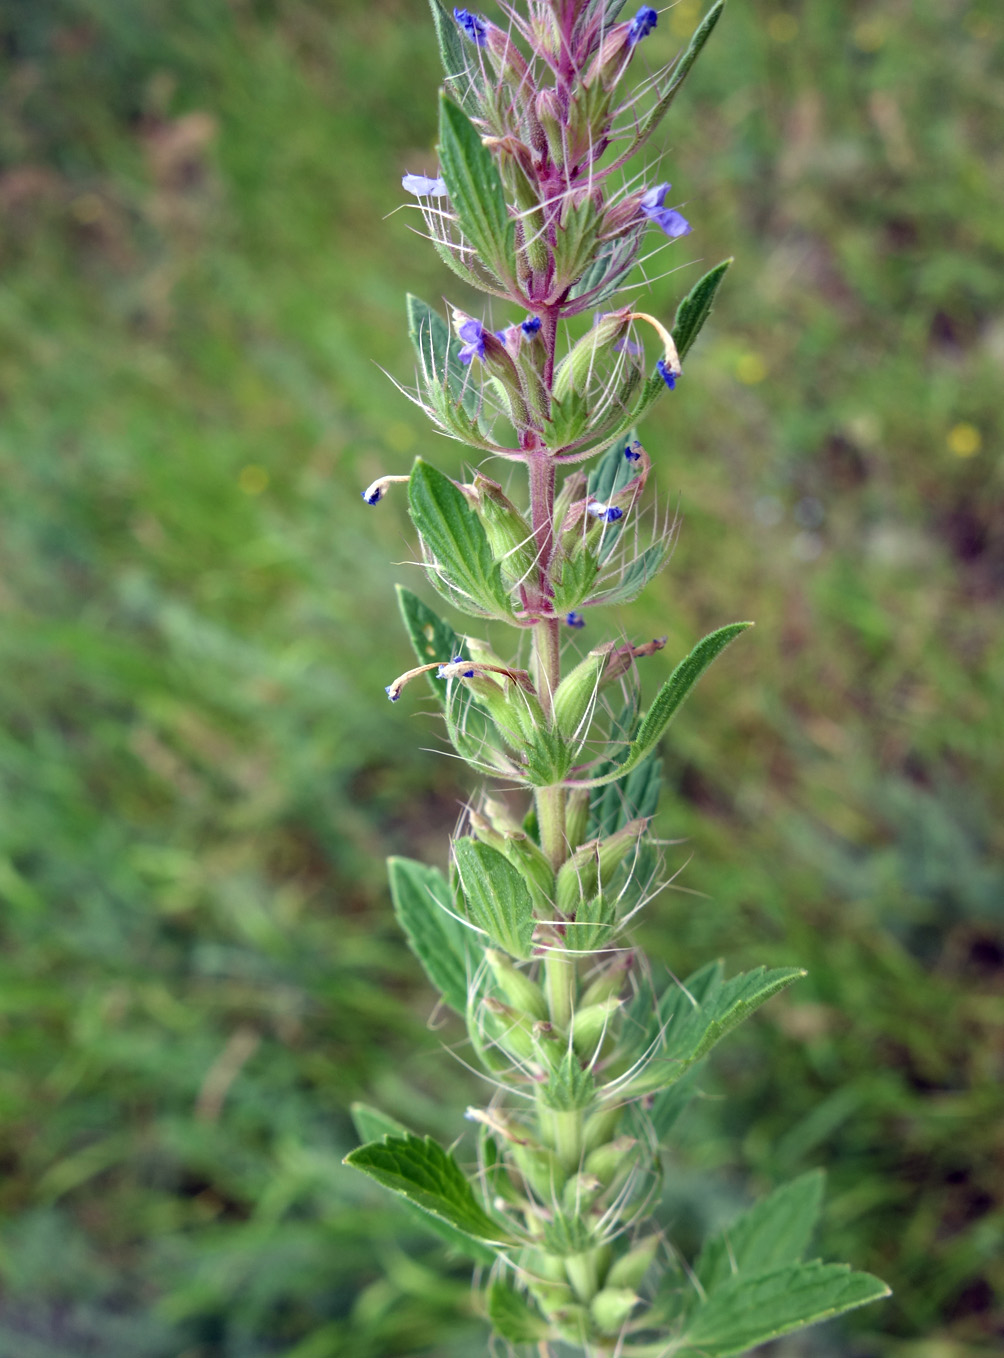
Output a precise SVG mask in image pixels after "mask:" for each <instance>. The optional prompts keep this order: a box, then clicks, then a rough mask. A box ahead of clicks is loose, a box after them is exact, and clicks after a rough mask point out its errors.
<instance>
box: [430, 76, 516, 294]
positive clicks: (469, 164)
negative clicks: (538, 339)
mask: <svg viewBox="0 0 1004 1358" xmlns="http://www.w3.org/2000/svg"><path fill="white" fill-rule="evenodd" d="M439 164H440V169H441V170H442V174H443V178H444V180H445V181H446V187H447V189H448V191H449V195H450V204H451V206H452V207H453V210H454V211H455V212H456V214H457V217H458V219H459V222H460V226H461V230H462V231H463V233H464V235H465V236H466V237H467V239H468V241H469V242H470V244H471V245H472V246H473V247H474V251H475V254H477V256H478V257H479V258H480V260H481V263H482V264H485V265H487V266H488V268H490V269H492V270H493V272H494V273H496V274H497V275H498V276H499V278H501V279H505V278H506V277H507V276H508V274H509V271H510V265H509V261H510V260H511V259H513V258H514V256H515V248H516V247H515V231H514V228H513V223H512V222H511V220H510V218H509V213H508V210H507V208H506V202H505V191H504V189H503V188H502V180H501V179H500V178H499V172H498V170H497V169H496V167H495V162H494V161H493V160H492V157H491V153H490V152H489V150H488V148H487V147H486V146H484V145H483V144H482V142H481V134H480V133H479V132H478V130H477V128H476V127H475V126H474V124H473V123H472V122H471V120H470V118H468V116H467V114H466V113H464V111H463V109H461V108H460V107H459V106H458V105H457V104H455V103H453V102H452V100H450V99H448V98H446V97H445V95H444V96H441V97H440V102H439Z"/></svg>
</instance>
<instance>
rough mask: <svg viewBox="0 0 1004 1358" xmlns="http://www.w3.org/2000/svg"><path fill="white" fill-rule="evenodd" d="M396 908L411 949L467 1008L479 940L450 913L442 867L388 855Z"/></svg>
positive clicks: (455, 1002)
mask: <svg viewBox="0 0 1004 1358" xmlns="http://www.w3.org/2000/svg"><path fill="white" fill-rule="evenodd" d="M387 870H388V872H389V874H390V892H391V896H392V897H393V900H394V913H395V914H396V915H397V918H398V923H399V924H400V925H401V928H402V929H403V930H404V932H405V936H406V937H407V939H408V942H409V944H410V945H411V950H412V952H413V953H414V954H415V956H416V957H417V958H418V960H419V961H420V962H421V964H422V966H423V967H424V968H425V974H426V975H427V976H428V978H429V980H430V981H431V982H432V984H433V985H434V986H435V987H436V989H437V990H438V991H439V992H440V994H441V995H442V997H443V999H444V1000H445V1001H446V1003H447V1004H448V1005H449V1006H450V1008H451V1009H455V1010H456V1012H457V1013H458V1014H464V1013H466V1010H467V981H468V977H469V975H470V972H471V970H472V962H471V954H472V951H473V950H474V949H475V948H476V943H475V939H474V936H473V934H472V933H471V931H470V929H468V928H466V927H465V926H464V925H463V924H462V923H461V922H460V921H459V920H458V919H455V918H454V917H453V915H451V914H450V913H449V910H450V908H451V906H452V897H451V895H450V888H449V884H448V883H447V880H446V878H445V877H444V876H443V874H442V873H441V872H440V871H439V869H438V868H433V867H429V866H428V865H427V864H425V863H418V862H416V861H415V860H414V859H412V858H388V860H387Z"/></svg>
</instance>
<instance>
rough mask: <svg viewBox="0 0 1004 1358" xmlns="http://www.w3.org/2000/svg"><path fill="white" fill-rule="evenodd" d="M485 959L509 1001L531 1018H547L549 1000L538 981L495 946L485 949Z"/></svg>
mask: <svg viewBox="0 0 1004 1358" xmlns="http://www.w3.org/2000/svg"><path fill="white" fill-rule="evenodd" d="M484 956H485V961H486V962H487V963H488V966H489V968H490V970H491V973H492V975H493V976H494V977H495V983H496V985H497V986H498V988H499V989H500V990H501V991H502V994H503V995H504V996H505V997H506V999H507V1000H508V1001H509V1003H510V1004H511V1005H512V1006H513V1008H514V1009H516V1010H518V1011H519V1012H520V1013H521V1014H525V1015H528V1016H529V1017H530V1018H535V1019H546V1018H547V1000H546V999H545V998H544V992H543V990H541V988H540V986H539V985H538V984H537V982H536V981H531V980H530V978H529V976H527V974H526V972H525V971H521V970H520V969H519V967H516V966H514V965H513V964H512V962H511V961H510V960H509V958H508V957H507V956H506V955H505V953H501V952H498V951H496V949H495V948H486V949H485V954H484Z"/></svg>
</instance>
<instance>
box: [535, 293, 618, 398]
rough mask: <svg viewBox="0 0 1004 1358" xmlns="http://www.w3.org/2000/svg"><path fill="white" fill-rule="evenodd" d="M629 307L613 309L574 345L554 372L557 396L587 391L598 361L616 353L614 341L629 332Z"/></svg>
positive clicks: (554, 389) (563, 396)
mask: <svg viewBox="0 0 1004 1358" xmlns="http://www.w3.org/2000/svg"><path fill="white" fill-rule="evenodd" d="M628 314H629V313H628V311H627V309H626V308H625V309H622V310H621V311H611V312H610V313H609V314H608V315H606V316H603V317H601V318H600V320H598V321H597V322H596V324H595V325H594V326H593V328H592V330H590V331H589V332H588V333H587V334H585V335H583V337H582V339H580V340H579V342H578V343H577V344H575V345H573V346H572V349H571V352H570V353H569V354H567V355H566V357H565V358H563V359H562V361H561V365H560V366H559V368H558V370H557V372H556V373H555V374H554V387H553V391H554V395H555V396H556V397H557V398H558V400H559V401H563V400H564V399H565V398H566V397H567V396H568V395H569V394H570V393H571V392H573V391H576V392H579V393H582V392H585V390H586V388H587V387H588V386H589V382H590V379H591V378H592V376H593V372H594V369H595V368H596V365H597V362H598V361H600V360H601V359H603V358H605V357H606V355H607V354H608V353H612V352H613V346H614V344H615V343H616V342H617V341H618V340H621V339H624V337H625V336H626V335H627V332H628V326H629V325H630V322H629V321H628V319H627V316H628Z"/></svg>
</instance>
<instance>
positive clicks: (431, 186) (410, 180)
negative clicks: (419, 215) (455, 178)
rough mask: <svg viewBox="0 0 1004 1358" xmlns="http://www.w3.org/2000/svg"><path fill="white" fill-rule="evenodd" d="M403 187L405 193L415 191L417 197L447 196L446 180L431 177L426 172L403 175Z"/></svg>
mask: <svg viewBox="0 0 1004 1358" xmlns="http://www.w3.org/2000/svg"><path fill="white" fill-rule="evenodd" d="M401 187H402V189H404V191H405V193H413V194H414V195H415V196H416V198H445V197H446V180H445V179H430V178H429V176H428V175H425V174H406V175H404V176H402V179H401Z"/></svg>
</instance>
